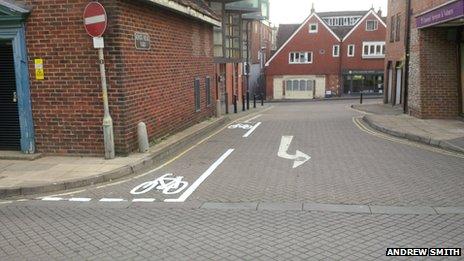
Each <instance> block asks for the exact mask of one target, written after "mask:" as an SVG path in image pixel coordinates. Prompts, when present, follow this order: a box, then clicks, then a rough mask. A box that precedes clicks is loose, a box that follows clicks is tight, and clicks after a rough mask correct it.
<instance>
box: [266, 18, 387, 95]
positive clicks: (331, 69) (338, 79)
mask: <svg viewBox="0 0 464 261" xmlns="http://www.w3.org/2000/svg"><path fill="white" fill-rule="evenodd" d="M295 28H296V29H295ZM292 30H294V31H293V32H292ZM385 34H386V24H385V23H384V21H383V19H382V18H381V13H380V12H379V13H377V12H375V11H374V10H369V11H350V12H327V13H316V12H314V10H313V11H312V13H311V15H310V16H309V17H308V18H307V19H306V20H305V21H304V22H303V23H302V24H300V25H299V26H295V25H282V26H281V28H279V32H278V36H277V42H278V45H279V46H278V50H277V52H276V53H275V54H274V55H273V57H272V58H271V59H270V60H269V61H268V62H267V64H266V81H267V96H268V98H271V99H308V98H309V99H311V98H322V97H324V96H325V95H326V94H331V95H339V96H340V95H343V94H353V93H358V92H361V91H363V92H371V93H378V92H382V91H383V65H384V56H385V48H384V46H385ZM282 38H284V39H282Z"/></svg>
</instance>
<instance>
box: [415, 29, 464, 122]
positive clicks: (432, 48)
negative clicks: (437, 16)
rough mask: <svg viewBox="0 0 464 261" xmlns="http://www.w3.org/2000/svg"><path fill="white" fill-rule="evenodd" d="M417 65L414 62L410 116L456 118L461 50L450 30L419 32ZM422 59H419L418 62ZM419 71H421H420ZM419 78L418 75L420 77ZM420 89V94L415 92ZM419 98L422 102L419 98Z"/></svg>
mask: <svg viewBox="0 0 464 261" xmlns="http://www.w3.org/2000/svg"><path fill="white" fill-rule="evenodd" d="M415 33H417V37H415V38H414V39H415V40H417V41H418V42H415V44H414V45H417V44H418V45H420V48H419V49H418V50H417V49H416V50H415V54H414V58H413V59H414V62H413V61H411V64H410V67H411V68H412V70H411V73H410V74H411V76H412V77H411V80H410V87H409V88H410V89H412V90H413V92H411V96H412V97H411V100H412V101H413V102H412V103H411V104H410V112H411V114H412V115H413V116H416V117H420V118H453V117H456V116H458V113H459V97H458V88H459V82H458V79H459V75H458V73H459V72H458V62H459V61H458V59H459V55H458V50H457V45H456V43H454V42H452V41H450V40H449V39H448V32H447V30H443V28H429V29H423V30H420V31H417V30H416V32H415ZM417 58H419V59H417ZM416 67H418V69H417V68H416ZM417 74H418V75H417ZM416 89H420V91H418V92H417V91H415V90H416ZM417 95H419V97H420V98H417V97H415V96H417Z"/></svg>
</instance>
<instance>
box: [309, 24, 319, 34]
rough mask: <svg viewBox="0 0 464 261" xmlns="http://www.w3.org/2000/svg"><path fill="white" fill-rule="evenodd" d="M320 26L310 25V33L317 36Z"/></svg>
mask: <svg viewBox="0 0 464 261" xmlns="http://www.w3.org/2000/svg"><path fill="white" fill-rule="evenodd" d="M317 29H318V26H317V24H309V33H310V34H315V33H317Z"/></svg>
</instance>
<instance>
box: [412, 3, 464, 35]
mask: <svg viewBox="0 0 464 261" xmlns="http://www.w3.org/2000/svg"><path fill="white" fill-rule="evenodd" d="M461 17H464V0H459V1H455V2H452V3H449V4H446V5H443V6H441V7H439V8H436V9H434V10H432V11H428V12H426V13H423V14H421V15H418V16H417V17H416V25H417V28H424V27H428V26H432V25H437V24H441V23H444V22H448V21H451V20H455V19H458V18H461Z"/></svg>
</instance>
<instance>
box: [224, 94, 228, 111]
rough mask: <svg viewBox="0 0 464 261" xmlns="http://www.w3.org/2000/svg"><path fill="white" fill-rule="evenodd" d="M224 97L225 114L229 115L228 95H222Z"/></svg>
mask: <svg viewBox="0 0 464 261" xmlns="http://www.w3.org/2000/svg"><path fill="white" fill-rule="evenodd" d="M224 97H225V100H226V114H229V94H228V93H227V92H226V93H224Z"/></svg>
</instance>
